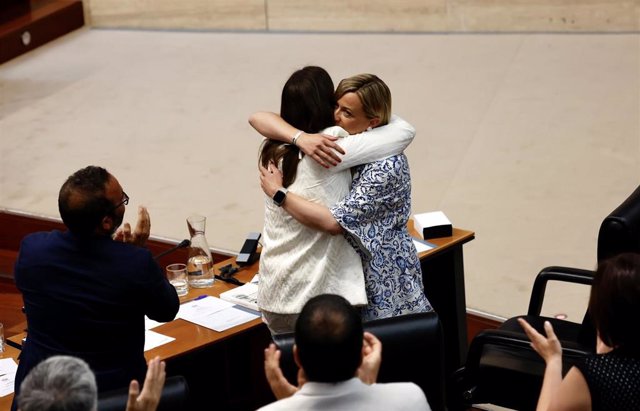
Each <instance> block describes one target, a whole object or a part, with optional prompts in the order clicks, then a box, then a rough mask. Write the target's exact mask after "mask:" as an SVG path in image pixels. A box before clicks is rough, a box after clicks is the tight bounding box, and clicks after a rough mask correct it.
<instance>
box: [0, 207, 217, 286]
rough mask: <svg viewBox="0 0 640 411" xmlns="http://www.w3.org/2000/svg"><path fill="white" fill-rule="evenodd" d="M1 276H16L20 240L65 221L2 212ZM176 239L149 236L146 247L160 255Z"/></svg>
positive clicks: (171, 258) (181, 253)
mask: <svg viewBox="0 0 640 411" xmlns="http://www.w3.org/2000/svg"><path fill="white" fill-rule="evenodd" d="M0 227H2V230H0V277H9V278H12V277H13V272H12V271H13V264H14V262H15V258H16V256H17V251H18V249H19V248H20V241H22V238H24V236H26V235H27V234H29V233H34V232H38V231H51V230H65V229H66V228H65V226H64V224H62V222H61V221H60V220H56V219H52V218H45V217H37V216H30V215H27V214H16V213H11V212H7V211H0ZM175 244H176V242H171V241H165V240H159V239H153V238H151V239H149V240H148V241H147V248H148V249H149V250H150V251H151V253H152V254H153V255H158V254H160V253H161V252H163V251H166V250H168V249H170V248H172V247H173V246H175ZM211 255H212V257H213V261H214V263H218V262H220V261H223V260H226V259H228V258H229V256H228V255H226V254H222V253H217V252H215V251H212V253H211ZM187 258H188V252H187V249H179V250H176V251H175V252H172V253H171V254H169V255H167V256H165V257H162V258H160V260H158V264H160V266H161V267H165V266H166V265H168V264H171V263H175V262H186V261H187Z"/></svg>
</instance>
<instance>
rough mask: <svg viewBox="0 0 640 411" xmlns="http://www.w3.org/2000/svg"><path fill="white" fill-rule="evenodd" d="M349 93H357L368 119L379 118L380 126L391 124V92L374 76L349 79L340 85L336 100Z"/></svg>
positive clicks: (364, 75)
mask: <svg viewBox="0 0 640 411" xmlns="http://www.w3.org/2000/svg"><path fill="white" fill-rule="evenodd" d="M347 93H355V94H356V95H357V96H358V97H359V98H360V102H361V103H362V109H363V110H364V114H365V115H366V116H367V118H368V119H372V118H375V117H377V118H378V119H379V120H380V123H379V124H378V126H384V125H385V124H387V123H389V119H390V118H391V90H389V87H387V85H386V84H385V83H384V81H382V80H380V78H378V76H376V75H374V74H368V73H364V74H357V75H355V76H351V77H347V78H345V79H344V80H342V81H341V82H340V84H338V88H337V89H336V100H339V99H340V98H341V97H342V96H344V95H345V94H347Z"/></svg>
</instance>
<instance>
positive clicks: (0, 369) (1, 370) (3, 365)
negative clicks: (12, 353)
mask: <svg viewBox="0 0 640 411" xmlns="http://www.w3.org/2000/svg"><path fill="white" fill-rule="evenodd" d="M17 370H18V364H16V362H15V361H14V360H13V358H3V359H0V397H4V396H5V395H9V394H12V393H13V385H14V382H15V379H16V371H17Z"/></svg>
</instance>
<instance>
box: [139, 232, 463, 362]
mask: <svg viewBox="0 0 640 411" xmlns="http://www.w3.org/2000/svg"><path fill="white" fill-rule="evenodd" d="M409 230H410V232H411V234H412V235H414V236H416V237H418V235H417V232H416V231H415V230H414V229H413V222H412V221H410V222H409ZM474 236H475V234H474V232H473V231H468V230H462V229H459V228H454V229H453V235H452V236H451V237H443V238H434V239H430V240H429V242H430V243H433V244H435V245H437V246H438V247H436V248H434V249H431V250H427V251H425V252H422V253H420V254H419V257H420V259H421V260H424V259H428V258H430V257H433V256H436V255H438V254H440V253H442V252H445V251H446V250H447V249H449V248H450V247H453V246H456V245H460V244H463V243H466V242H468V241H471V240H472V239H473V238H474ZM231 262H235V259H234V258H232V259H229V260H228V261H224V262H222V263H219V264H216V265H215V268H216V271H217V269H218V268H219V267H221V266H223V265H226V264H229V263H231ZM257 272H258V262H255V263H254V264H253V265H251V266H248V267H245V268H242V269H241V270H240V271H239V272H238V274H236V276H235V277H236V278H237V279H239V280H240V281H243V282H247V281H250V280H251V278H253V276H254V275H255V274H256V273H257ZM232 288H235V285H233V284H229V283H225V282H223V281H220V280H216V282H215V284H214V286H213V287H212V288H204V289H190V290H189V294H187V295H186V296H184V297H181V302H186V301H189V300H192V299H194V298H195V297H197V296H199V295H202V294H208V295H212V296H215V297H218V296H219V295H220V293H223V292H225V291H227V290H230V289H232ZM261 324H262V321H261V320H260V319H256V320H253V321H251V322H248V323H246V324H242V325H239V326H237V327H233V328H231V329H229V330H226V331H224V332H217V331H213V330H211V329H208V328H205V327H201V326H199V325H196V324H193V323H190V322H188V321H185V320H181V319H178V320H175V321H172V322H170V323H167V324H163V325H162V326H160V327H157V328H154V331H157V332H159V333H160V334H164V335H168V336H170V337H174V338H176V340H175V341H172V342H170V343H168V344H164V345H161V346H160V347H157V348H154V349H153V350H150V351H147V352H146V353H145V357H146V358H147V360H149V359H151V358H153V357H155V356H160V358H162V359H170V358H174V357H178V356H181V355H184V354H186V353H188V352H190V351H193V350H196V349H199V348H202V347H204V346H206V345H209V344H215V343H216V342H218V341H222V340H224V339H227V338H229V337H232V336H234V335H236V334H238V333H241V332H243V331H245V330H248V329H251V328H253V327H257V326H260V325H261Z"/></svg>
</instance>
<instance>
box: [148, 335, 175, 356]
mask: <svg viewBox="0 0 640 411" xmlns="http://www.w3.org/2000/svg"><path fill="white" fill-rule="evenodd" d="M173 340H175V338H173V337H169V336H167V335H162V334H159V333H157V332H155V331H149V330H147V331H145V333H144V350H145V351H149V350H152V349H154V348H156V347H159V346H161V345H164V344H166V343H170V342H171V341H173Z"/></svg>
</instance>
